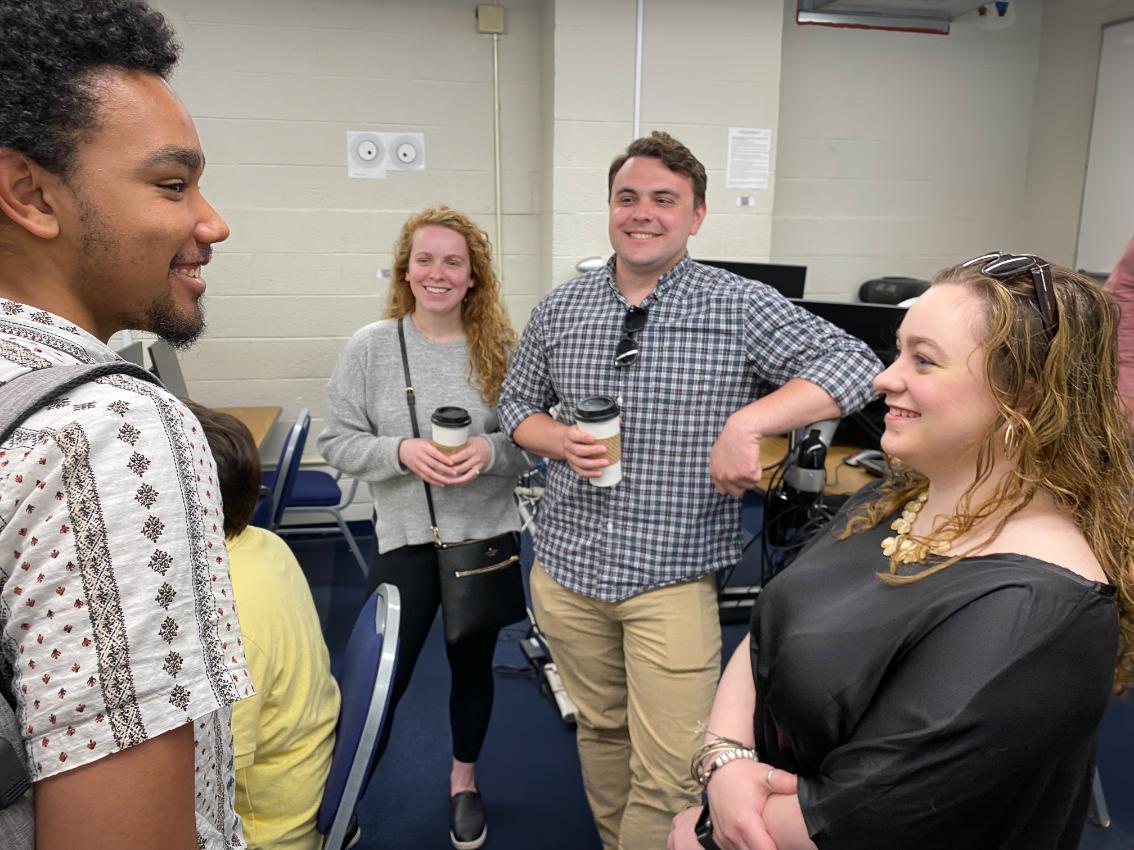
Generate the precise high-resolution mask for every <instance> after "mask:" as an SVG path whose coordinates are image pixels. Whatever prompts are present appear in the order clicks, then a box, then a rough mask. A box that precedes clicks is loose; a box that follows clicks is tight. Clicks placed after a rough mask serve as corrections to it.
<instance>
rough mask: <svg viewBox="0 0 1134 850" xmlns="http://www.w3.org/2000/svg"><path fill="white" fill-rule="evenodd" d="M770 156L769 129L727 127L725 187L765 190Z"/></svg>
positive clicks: (770, 135)
mask: <svg viewBox="0 0 1134 850" xmlns="http://www.w3.org/2000/svg"><path fill="white" fill-rule="evenodd" d="M771 159H772V131H771V130H758V129H754V128H752V127H729V128H728V174H727V175H726V177H725V186H727V187H728V188H730V189H767V188H768V171H769V169H770V168H771Z"/></svg>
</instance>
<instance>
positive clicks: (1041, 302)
mask: <svg viewBox="0 0 1134 850" xmlns="http://www.w3.org/2000/svg"><path fill="white" fill-rule="evenodd" d="M974 266H975V267H976V268H977V271H979V272H980V273H981V274H983V275H987V276H988V277H991V278H994V279H995V280H1000V281H1009V280H1011V279H1012V278H1014V277H1017V276H1018V275H1022V274H1025V273H1027V274H1029V275H1031V278H1032V286H1033V287H1034V289H1035V292H1036V305H1037V306H1038V307H1039V311H1040V317H1041V318H1042V319H1043V324H1044V328H1045V329H1046V330H1047V333H1048V335H1049V336H1054V335H1055V331H1056V329H1057V328H1058V327H1059V302H1058V301H1057V300H1056V299H1055V278H1054V277H1053V275H1052V273H1051V263H1049V262H1048V261H1047V260H1044V259H1041V258H1039V257H1036V256H1033V255H1032V254H1003V253H1001V252H999V251H995V252H993V253H991V254H982V255H981V256H979V257H973V258H972V259H971V260H967V261H965V262H963V263H961V268H963V269H967V268H973V267H974Z"/></svg>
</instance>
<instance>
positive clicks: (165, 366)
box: [150, 339, 189, 398]
mask: <svg viewBox="0 0 1134 850" xmlns="http://www.w3.org/2000/svg"><path fill="white" fill-rule="evenodd" d="M150 360H151V361H152V362H153V364H154V368H153V373H154V374H155V375H157V376H158V378H160V379H161V382H162V383H163V384H164V385H165V388H166V389H167V390H169V391H170V392H171V393H173V394H174V395H175V396H177V397H178V398H189V388H188V387H186V386H185V376H184V375H183V374H182V372H181V363H180V361H178V359H177V352H176V351H174V350H173V346H172V345H170V344H169V343H168V342H166V341H165V340H164V339H159V340H156V341H155V342H154V343H153V345H151V346H150Z"/></svg>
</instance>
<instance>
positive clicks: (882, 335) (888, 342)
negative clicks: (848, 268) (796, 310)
mask: <svg viewBox="0 0 1134 850" xmlns="http://www.w3.org/2000/svg"><path fill="white" fill-rule="evenodd" d="M791 300H792V301H793V302H794V303H796V304H798V305H799V306H800V307H802V308H803V309H805V310H808V311H809V312H812V313H814V314H815V315H816V316H818V317H819V318H821V319H826V320H827V321H828V322H830V323H831V324H832V325H834V326H835V327H837V328H841V329H842V330H844V331H846V332H847V333H849V334H850V335H851V336H855V337H858V338H859V339H861V340H862V341H863V342H865V343H866V344H867V345H869V346H870V347H871V348H872V349H873V350H874V353H875V354H877V355H878V356H879V357H880V358H881V359H882V362H883V363H887V364H888V363H890V362H891V361H892V360H893V359H894V349H895V347H896V344H895V340H896V339H897V333H898V325H900V324H901V323H902V319H904V318H905V315H906V308H905V307H895V306H894V305H892V304H859V303H854V302H843V301H808V300H807V299H804V298H792V299H791Z"/></svg>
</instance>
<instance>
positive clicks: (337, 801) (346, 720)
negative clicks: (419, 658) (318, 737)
mask: <svg viewBox="0 0 1134 850" xmlns="http://www.w3.org/2000/svg"><path fill="white" fill-rule="evenodd" d="M401 616H402V603H401V597H400V596H399V594H398V589H397V588H396V587H395V586H394V585H392V584H381V585H379V586H378V589H377V590H376V591H375V592H374V593H372V594H371V595H370V598H369V599H367V600H366V604H365V605H363V606H362V611H361V612H360V613H359V615H358V619H357V620H355V622H354V629H353V631H351V634H350V641H349V642H348V643H347V647H346V651H345V652H344V654H343V661H342V669H340V670H339V673H338V682H339V690H340V692H341V694H342V706H341V708H340V709H339V724H338V727H337V728H336V730H335V751H334V754H333V755H332V756H331V772H330V774H329V775H328V776H327V786H326V788H325V789H324V790H323V802H322V804H321V805H320V806H319V817H318V819H317V821H316V828H317V829H318V830H319V832H321V833H323V834H324V835H326V836H327V837H326V839H325V840H324V842H323V850H344V842H345V841H346V840H347V838H348V833H350V832H352V830H351V829H350V827H351V824H352V822H354V821H355V814H354V812H355V807H356V806H357V805H358V801H359V800H360V799H362V795H363V794H364V793H365V792H366V786H367V783H368V782H369V781H370V774H371V772H372V770H373V760H374V753H375V749H376V747H377V745H378V739H379V737H380V736H381V734H382V726H383V724H384V723H385V722H386V712H387V709H388V708H389V705H390V692H391V689H392V687H393V680H394V670H395V668H396V667H397V663H398V627H399V623H400V621H401ZM352 837H353V836H352Z"/></svg>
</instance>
